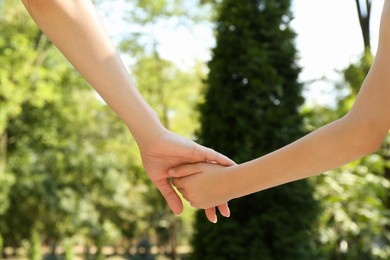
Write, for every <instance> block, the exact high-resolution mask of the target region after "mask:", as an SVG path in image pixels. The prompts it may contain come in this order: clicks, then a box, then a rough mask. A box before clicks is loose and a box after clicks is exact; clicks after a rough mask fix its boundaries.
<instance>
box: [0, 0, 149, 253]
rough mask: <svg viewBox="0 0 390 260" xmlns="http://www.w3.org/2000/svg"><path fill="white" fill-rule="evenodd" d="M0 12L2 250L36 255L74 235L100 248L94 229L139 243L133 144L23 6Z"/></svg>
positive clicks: (9, 5)
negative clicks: (25, 246) (26, 244)
mask: <svg viewBox="0 0 390 260" xmlns="http://www.w3.org/2000/svg"><path fill="white" fill-rule="evenodd" d="M0 3H1V5H0V13H1V15H0V26H1V28H2V38H1V39H0V64H1V66H0V87H1V91H0V106H1V109H0V113H1V116H0V117H1V123H0V125H1V131H0V133H1V134H0V136H1V137H2V139H1V140H2V142H1V143H2V145H1V147H2V153H1V155H2V156H1V157H0V158H1V159H2V163H1V165H3V169H1V170H2V172H0V181H1V186H0V200H1V201H0V231H1V234H0V236H1V235H2V237H4V244H5V245H10V246H18V245H20V243H21V241H22V240H23V239H28V238H30V237H31V241H34V244H35V245H37V244H38V245H39V244H40V243H41V241H38V240H41V239H42V240H45V241H50V242H53V244H56V242H60V241H61V240H62V239H64V238H69V237H72V236H75V235H76V234H78V235H81V236H82V235H84V236H87V237H90V238H95V243H96V242H97V241H98V239H101V237H99V236H98V237H96V236H93V234H95V233H96V232H95V230H96V229H98V228H99V230H101V229H102V234H104V235H105V238H106V239H107V241H108V240H109V239H114V238H115V237H113V236H107V234H118V235H119V234H120V232H123V233H126V234H127V236H131V235H135V232H136V226H137V224H136V223H140V224H142V222H143V221H142V218H139V217H140V215H142V214H143V213H142V212H143V209H142V207H141V206H139V207H134V206H136V205H142V204H143V203H142V202H143V201H142V196H143V193H145V192H140V191H137V189H134V187H133V185H132V184H131V182H129V181H132V182H133V183H134V182H135V179H136V178H137V176H136V175H137V174H136V171H137V170H136V168H137V167H135V165H139V163H138V164H137V163H136V162H138V161H140V159H139V155H138V151H137V148H136V145H135V142H134V141H133V140H132V138H131V137H130V135H129V133H128V130H127V129H126V127H125V126H124V125H123V124H122V123H121V122H120V121H119V119H118V118H117V117H116V116H114V115H113V113H112V112H111V111H110V110H109V109H108V108H107V107H106V106H105V105H104V104H103V103H102V102H101V101H99V100H98V98H97V96H96V94H95V92H93V91H92V90H91V89H90V88H86V87H87V85H86V83H85V81H84V80H82V79H81V77H80V76H79V75H78V74H77V73H75V71H74V69H72V68H71V66H70V65H69V64H68V63H67V62H66V61H65V60H64V58H63V57H62V56H61V55H60V54H59V52H58V51H57V50H56V49H55V48H54V47H53V46H52V45H51V44H50V42H49V41H48V40H47V39H46V38H45V37H44V36H43V35H42V33H41V32H40V31H39V30H38V29H37V27H36V26H35V25H34V24H33V23H32V22H31V19H30V17H29V16H28V15H27V13H26V11H25V10H24V8H23V6H22V5H21V3H20V1H16V0H15V1H5V2H0ZM61 86H63V88H62V87H61ZM5 155H7V158H5ZM131 158H134V159H131ZM4 172H7V173H8V174H7V175H5V174H4ZM13 179H15V181H14V182H12V180H13ZM7 183H8V185H7ZM11 184H12V185H11ZM8 191H9V192H8ZM130 194H131V196H129V195H130ZM9 201H11V203H9ZM113 230H116V233H115V232H112V231H113ZM107 231H110V232H107ZM38 233H39V235H40V236H39V237H38V236H36V234H38ZM31 248H32V249H33V248H35V247H33V246H32V247H31ZM34 252H38V251H34ZM33 255H37V254H35V253H34V254H33Z"/></svg>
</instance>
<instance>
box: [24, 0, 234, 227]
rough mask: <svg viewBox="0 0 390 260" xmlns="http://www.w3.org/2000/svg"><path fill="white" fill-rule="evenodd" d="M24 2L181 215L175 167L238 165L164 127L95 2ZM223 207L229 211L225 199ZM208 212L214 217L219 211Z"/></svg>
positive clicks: (172, 207)
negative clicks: (120, 125)
mask: <svg viewBox="0 0 390 260" xmlns="http://www.w3.org/2000/svg"><path fill="white" fill-rule="evenodd" d="M23 4H24V5H25V7H26V9H27V10H28V12H29V13H30V15H31V17H32V18H33V19H34V20H35V22H36V23H37V24H38V26H39V27H40V28H41V29H42V31H43V32H44V33H45V34H46V35H47V36H48V37H49V38H50V39H51V40H52V42H53V43H54V44H55V45H56V46H57V48H58V49H59V50H60V51H61V52H62V53H63V54H64V55H65V57H66V58H67V59H68V60H69V61H70V62H71V63H72V65H73V66H74V67H75V68H76V69H77V70H78V71H79V72H80V73H81V74H82V75H83V76H84V77H85V78H86V80H87V81H88V82H89V83H90V84H91V85H92V86H93V88H95V90H96V91H97V92H98V93H99V94H100V96H101V97H102V98H103V99H104V100H105V101H106V103H107V104H108V105H109V106H110V107H111V108H112V110H113V111H114V112H115V113H116V114H118V116H119V117H120V118H121V119H122V120H123V121H124V122H125V123H126V125H127V126H128V128H129V129H130V131H131V132H132V134H133V136H134V137H135V139H136V141H137V144H138V146H139V148H140V152H141V156H142V160H143V164H144V167H145V169H146V171H147V173H148V175H149V177H150V179H151V180H152V182H153V183H154V184H155V185H156V187H157V188H158V189H159V190H160V191H161V193H162V195H163V196H164V198H165V199H166V200H167V202H168V204H169V206H170V207H171V209H172V210H173V211H174V212H175V213H176V214H178V213H180V212H181V211H182V203H181V200H180V198H179V197H178V195H177V194H176V192H175V191H174V190H173V189H172V186H171V185H170V183H169V182H168V173H167V172H168V169H169V168H171V167H175V166H178V165H181V164H183V163H191V162H201V161H216V162H218V163H221V164H225V165H229V164H233V162H232V161H231V160H230V159H228V158H226V157H225V156H223V155H221V154H219V153H217V152H215V151H213V150H211V149H209V148H206V147H203V146H200V145H198V144H196V143H194V142H192V141H190V140H187V139H185V138H182V137H180V136H178V135H176V134H174V133H172V132H170V131H168V130H167V129H166V128H164V127H163V126H162V124H161V123H160V120H159V118H158V116H157V114H156V113H155V112H154V111H153V109H152V108H151V107H150V106H149V105H148V104H147V103H146V102H145V100H144V99H143V98H142V96H141V95H140V93H139V92H138V90H137V88H136V87H135V85H134V83H133V82H132V80H131V78H130V76H129V74H128V73H127V71H126V69H125V67H124V65H123V63H122V61H121V59H120V57H119V55H118V54H117V52H116V50H115V48H114V46H113V45H112V43H111V41H110V39H109V37H108V35H107V33H106V32H105V30H104V29H103V26H102V24H101V21H100V19H99V17H98V15H97V14H96V10H95V8H94V6H93V4H92V3H91V1H90V0H23ZM97 123H98V122H97ZM220 210H222V211H223V214H224V215H228V209H227V205H226V204H225V203H223V205H222V206H221V207H220ZM207 213H208V217H209V219H210V220H212V221H214V219H215V218H216V216H215V210H214V209H210V210H208V211H207Z"/></svg>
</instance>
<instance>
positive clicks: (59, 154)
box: [0, 0, 390, 259]
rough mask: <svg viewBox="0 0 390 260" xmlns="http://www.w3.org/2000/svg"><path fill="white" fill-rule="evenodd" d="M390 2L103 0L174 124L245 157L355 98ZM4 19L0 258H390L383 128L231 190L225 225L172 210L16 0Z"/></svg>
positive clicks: (114, 33) (129, 58)
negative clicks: (367, 147) (297, 176)
mask: <svg viewBox="0 0 390 260" xmlns="http://www.w3.org/2000/svg"><path fill="white" fill-rule="evenodd" d="M358 4H359V5H360V7H361V13H360V16H359V13H358V8H357V7H358ZM382 5H383V0H372V1H360V2H359V1H358V0H357V1H353V0H343V1H319V0H316V1H298V0H295V1H284V0H283V1H276V0H258V1H246V2H242V1H231V0H221V1H184V0H183V1H180V0H176V1H170V0H159V1H148V0H137V1H124V0H115V1H96V7H97V10H98V12H99V14H100V15H101V16H102V19H103V21H104V24H105V26H106V28H107V31H108V32H109V34H110V35H111V37H112V39H113V41H114V43H115V44H116V45H117V47H118V50H120V52H121V56H122V58H123V60H124V62H125V64H126V66H127V67H128V69H129V72H130V74H131V75H132V76H133V78H134V79H135V81H136V83H137V87H138V88H139V89H140V91H141V92H142V94H143V95H144V97H145V98H146V99H147V101H148V102H149V103H150V104H151V105H152V107H153V108H154V109H155V110H156V111H157V112H158V113H159V115H160V118H161V120H162V122H163V123H164V125H165V126H167V127H168V128H169V129H171V130H172V131H174V132H176V133H179V134H181V135H183V136H186V137H188V138H191V139H194V140H196V141H199V142H201V143H203V144H205V145H208V146H210V147H213V148H215V149H216V150H218V151H221V152H222V153H225V154H227V155H228V156H230V157H231V158H233V159H234V160H236V161H237V162H239V163H240V162H243V161H247V160H250V159H253V158H255V157H258V156H261V155H262V154H265V153H267V152H270V151H273V150H275V149H277V148H279V147H281V146H283V145H285V144H287V143H289V142H291V141H293V140H295V139H296V138H299V137H300V136H302V135H303V134H305V133H308V132H310V131H313V130H314V129H316V128H318V127H319V126H321V125H324V124H326V123H327V122H330V121H332V120H334V119H336V118H338V117H340V116H342V115H344V114H345V113H346V112H347V111H348V109H349V108H350V106H351V105H352V103H353V100H354V98H355V96H356V94H357V91H358V89H359V87H360V85H361V83H362V81H363V78H364V75H365V74H366V73H367V71H368V69H369V66H370V64H371V62H372V58H373V56H372V54H375V50H376V43H377V38H378V24H379V23H378V21H379V16H380V10H381V6H382ZM359 18H360V19H359ZM369 23H370V25H371V26H367V25H368V24H369ZM361 28H363V30H361ZM369 29H371V32H370V31H369ZM0 31H1V36H2V37H1V38H0V137H1V138H0V183H1V184H0V251H2V252H3V253H2V254H0V258H1V257H4V258H9V259H21V258H29V259H42V258H43V257H44V258H47V259H63V258H64V259H75V258H84V259H109V258H119V257H121V258H129V259H137V258H153V257H156V258H168V259H187V258H192V259H201V258H205V259H388V258H389V257H390V247H389V239H390V237H389V212H388V211H389V208H390V201H389V198H388V196H389V188H390V186H389V178H390V173H389V171H390V170H389V162H388V160H389V151H388V149H389V146H388V141H387V140H385V142H384V144H383V147H382V148H381V149H380V150H378V151H377V153H375V154H372V155H370V156H367V157H365V158H363V159H361V160H358V161H356V162H353V163H351V164H349V165H346V166H343V167H340V168H339V169H336V170H334V171H330V172H327V173H325V174H323V175H320V176H318V177H313V178H310V179H309V180H305V181H300V182H296V183H292V184H288V185H284V186H282V187H280V188H276V189H271V190H269V191H265V192H260V193H259V194H256V195H251V196H248V197H246V198H242V199H238V200H235V201H232V202H231V210H232V217H231V218H230V219H228V220H224V219H223V218H221V217H220V218H219V222H218V224H217V225H214V224H211V223H207V221H206V220H205V217H204V213H203V212H201V211H195V210H193V209H191V208H190V207H188V206H186V208H185V212H184V214H183V215H182V216H179V217H176V216H173V214H172V213H171V212H170V210H169V208H168V207H167V205H166V204H165V202H164V201H163V199H162V197H161V196H160V194H159V193H158V192H157V191H156V189H155V188H154V187H153V186H152V185H151V183H150V182H149V181H148V180H147V178H146V175H145V173H144V172H143V169H142V164H141V160H140V157H139V154H138V150H137V147H136V144H135V142H134V140H133V139H132V137H131V135H130V133H129V132H128V130H127V129H126V128H125V126H124V124H123V123H122V122H121V121H119V119H118V118H117V117H116V116H115V115H114V114H113V113H112V112H111V111H110V109H109V108H107V107H106V106H105V104H104V102H102V100H100V99H99V98H98V96H97V95H96V93H95V92H94V91H93V90H92V88H91V87H90V86H88V85H87V84H86V82H85V81H84V80H83V79H82V78H81V77H80V76H79V75H78V74H77V72H75V71H74V69H72V67H71V66H70V65H69V64H68V63H67V62H66V61H65V60H64V58H63V57H62V56H61V54H60V53H59V52H58V51H57V50H56V49H55V48H54V47H53V46H52V45H51V43H50V42H49V41H48V40H47V39H46V37H45V36H44V35H42V33H41V32H40V31H39V30H38V29H37V27H36V26H35V24H34V23H32V21H31V19H30V17H29V16H28V15H27V13H26V11H25V10H24V8H23V6H22V5H21V3H20V1H16V0H3V1H0ZM293 32H295V33H296V35H295V34H294V33H293ZM367 34H368V35H369V36H370V37H369V41H367V37H366V40H365V41H363V38H364V37H363V35H367ZM362 138H364V137H362ZM149 249H150V251H149Z"/></svg>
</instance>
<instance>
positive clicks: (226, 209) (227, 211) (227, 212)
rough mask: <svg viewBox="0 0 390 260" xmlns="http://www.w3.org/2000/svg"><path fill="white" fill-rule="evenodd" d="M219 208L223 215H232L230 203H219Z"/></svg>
mask: <svg viewBox="0 0 390 260" xmlns="http://www.w3.org/2000/svg"><path fill="white" fill-rule="evenodd" d="M218 210H219V212H220V213H221V215H222V216H224V217H226V218H228V217H230V209H229V205H228V204H227V203H224V204H222V205H219V206H218Z"/></svg>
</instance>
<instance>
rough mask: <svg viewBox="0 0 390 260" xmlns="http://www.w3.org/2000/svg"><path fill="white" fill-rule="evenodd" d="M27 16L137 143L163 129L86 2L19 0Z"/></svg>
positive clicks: (85, 0)
mask: <svg viewBox="0 0 390 260" xmlns="http://www.w3.org/2000/svg"><path fill="white" fill-rule="evenodd" d="M23 3H24V5H25V6H26V8H27V10H28V11H29V13H30V15H31V16H32V17H33V19H34V20H35V21H36V23H37V24H38V25H39V27H40V28H41V29H42V30H43V31H44V33H45V34H46V35H47V36H48V37H49V38H50V39H51V41H53V43H54V44H55V45H56V47H57V48H58V49H59V50H60V51H61V52H62V53H63V54H64V55H65V56H66V58H67V59H68V60H69V61H70V62H71V63H72V65H73V66H74V67H75V68H76V69H77V70H78V71H79V72H80V73H81V74H82V75H83V76H84V77H85V78H86V80H87V81H88V82H89V83H90V84H91V85H92V86H93V88H94V89H95V90H96V91H97V92H98V93H99V94H100V95H101V97H102V98H103V99H104V100H105V101H106V103H107V104H108V105H109V106H110V107H111V108H112V110H113V111H114V112H115V113H117V114H118V116H119V117H120V118H122V120H123V121H124V122H125V123H126V124H127V125H128V127H129V129H130V130H131V132H132V134H133V135H134V137H135V138H136V140H137V142H138V143H139V144H140V143H141V144H142V143H144V142H150V139H154V138H155V137H156V136H158V135H159V134H160V133H161V132H162V131H163V129H164V128H163V127H162V126H161V124H160V121H159V119H158V117H157V115H156V114H155V112H154V111H153V110H152V109H151V108H150V106H149V105H148V104H147V103H146V102H145V101H144V99H143V98H142V96H141V95H140V93H139V92H138V90H137V89H136V87H135V86H134V84H133V82H132V80H131V78H130V76H129V74H128V72H127V71H126V68H125V67H124V65H123V63H122V61H121V59H120V58H119V56H118V54H117V52H116V50H115V48H114V46H113V45H112V43H111V41H110V40H109V37H108V35H107V34H106V32H105V30H104V29H103V26H102V25H101V24H100V20H99V18H98V16H97V15H96V13H95V12H96V11H95V8H94V6H93V5H92V3H91V2H90V1H89V0H79V1H70V0H23Z"/></svg>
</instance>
